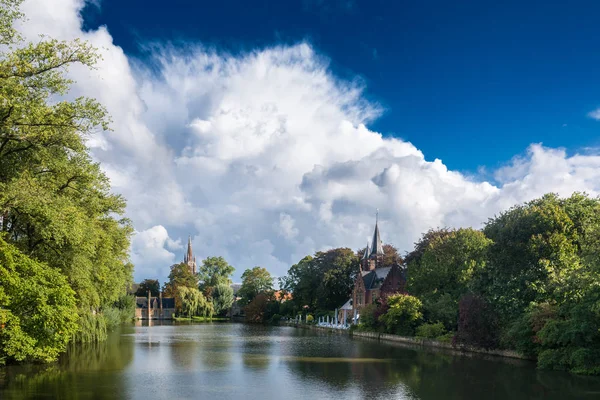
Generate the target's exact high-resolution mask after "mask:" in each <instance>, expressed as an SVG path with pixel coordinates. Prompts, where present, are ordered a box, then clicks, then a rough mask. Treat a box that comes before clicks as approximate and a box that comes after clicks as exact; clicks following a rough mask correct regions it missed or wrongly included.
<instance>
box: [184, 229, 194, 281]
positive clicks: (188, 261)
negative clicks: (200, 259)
mask: <svg viewBox="0 0 600 400" xmlns="http://www.w3.org/2000/svg"><path fill="white" fill-rule="evenodd" d="M183 262H184V263H186V264H187V265H188V267H190V272H191V273H192V274H194V275H196V257H194V254H193V253H192V237H191V236H188V246H187V253H186V254H185V255H184V256H183Z"/></svg>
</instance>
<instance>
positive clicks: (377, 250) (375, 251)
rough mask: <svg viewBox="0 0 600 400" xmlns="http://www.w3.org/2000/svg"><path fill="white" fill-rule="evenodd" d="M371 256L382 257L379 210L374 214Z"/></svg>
mask: <svg viewBox="0 0 600 400" xmlns="http://www.w3.org/2000/svg"><path fill="white" fill-rule="evenodd" d="M371 246H372V247H371V256H382V255H383V243H382V242H381V236H380V235H379V209H377V213H376V214H375V232H373V242H372V243H371Z"/></svg>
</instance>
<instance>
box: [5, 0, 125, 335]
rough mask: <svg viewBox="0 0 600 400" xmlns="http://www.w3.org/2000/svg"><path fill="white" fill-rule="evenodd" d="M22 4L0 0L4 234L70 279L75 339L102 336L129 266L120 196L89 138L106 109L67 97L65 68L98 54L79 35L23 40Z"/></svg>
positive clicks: (104, 120)
mask: <svg viewBox="0 0 600 400" xmlns="http://www.w3.org/2000/svg"><path fill="white" fill-rule="evenodd" d="M21 2H22V0H0V236H1V237H2V239H3V240H5V241H6V242H7V243H8V244H10V245H11V246H12V247H14V249H15V250H16V251H18V252H20V253H21V254H23V255H24V256H26V257H27V258H29V259H32V260H34V261H35V262H39V263H43V264H44V265H47V267H48V268H50V269H52V270H53V271H56V272H58V273H60V274H61V275H62V276H64V277H65V278H66V281H67V283H68V286H69V287H70V290H72V291H73V292H74V294H75V299H76V309H77V314H78V315H79V318H78V321H79V322H78V324H79V327H80V329H79V334H78V335H77V337H78V338H79V339H80V340H88V341H90V340H96V339H101V338H102V337H103V336H104V334H105V331H106V320H105V319H104V314H103V312H104V311H105V310H106V309H108V308H110V307H112V306H113V305H114V304H115V302H117V301H118V300H119V297H120V296H122V295H123V294H124V293H125V290H126V287H127V285H128V283H129V282H130V281H131V274H132V269H133V267H132V265H131V264H130V263H129V262H128V253H127V252H128V248H129V240H130V235H131V233H132V229H131V225H130V222H129V221H128V220H127V219H124V218H122V216H123V214H124V210H125V201H124V199H123V198H122V197H121V196H118V195H115V194H112V193H111V192H110V184H109V180H108V178H107V177H106V176H105V174H104V173H103V172H102V170H101V169H100V166H99V165H98V164H97V163H95V162H93V160H92V159H91V157H90V154H89V150H88V148H87V146H86V140H87V138H89V136H90V135H92V134H93V132H94V131H96V130H99V129H103V130H107V129H108V128H109V127H108V124H109V117H108V115H107V113H106V111H105V109H104V108H103V107H102V106H101V105H100V104H99V103H98V102H96V101H95V100H94V99H90V98H86V97H80V98H76V99H73V100H67V97H66V95H67V94H68V92H69V88H70V86H71V84H72V83H73V82H72V81H71V80H70V79H68V77H67V71H68V68H69V67H70V66H73V65H83V66H86V67H88V68H93V66H94V64H95V63H96V61H97V60H98V54H97V52H96V51H95V49H94V48H92V47H91V46H90V45H89V44H87V43H85V42H82V41H78V40H75V41H57V40H53V39H49V38H42V40H40V41H36V42H35V43H27V42H25V41H24V40H23V38H22V37H21V36H20V35H19V33H18V32H17V31H16V30H15V28H14V23H15V21H16V20H17V19H19V18H22V17H23V15H22V14H21V13H20V11H19V6H20V4H21ZM17 262H19V261H17ZM9 274H10V271H9ZM9 278H10V276H9V277H7V278H5V277H3V278H2V279H9ZM2 283H3V282H2ZM13 311H15V310H13Z"/></svg>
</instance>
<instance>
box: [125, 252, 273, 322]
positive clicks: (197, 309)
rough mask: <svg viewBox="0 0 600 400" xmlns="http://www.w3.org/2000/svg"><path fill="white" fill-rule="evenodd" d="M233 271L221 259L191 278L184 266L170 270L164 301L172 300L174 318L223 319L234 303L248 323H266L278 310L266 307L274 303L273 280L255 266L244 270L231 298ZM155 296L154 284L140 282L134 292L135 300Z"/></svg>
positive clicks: (208, 260)
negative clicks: (239, 283) (243, 313)
mask: <svg viewBox="0 0 600 400" xmlns="http://www.w3.org/2000/svg"><path fill="white" fill-rule="evenodd" d="M234 272H235V268H234V267H232V266H231V265H229V264H228V263H227V261H226V260H225V259H224V258H223V257H207V258H206V259H204V260H203V261H202V263H201V264H200V266H199V268H198V273H197V274H196V275H194V274H193V273H192V271H190V267H189V266H188V265H187V264H186V263H181V264H175V265H173V266H171V272H170V274H169V280H168V281H167V282H166V283H165V285H164V287H163V294H164V296H165V297H173V298H174V299H175V308H176V313H177V316H178V317H184V318H190V319H191V318H194V317H203V318H207V319H211V318H213V316H218V317H224V316H226V315H227V314H228V313H229V311H230V310H231V307H232V306H233V304H234V302H237V306H238V307H239V308H240V309H243V310H244V311H246V317H247V321H248V322H258V323H262V322H266V321H265V318H267V319H269V320H270V319H271V316H272V315H273V314H276V313H277V312H278V311H279V309H278V308H277V309H276V310H275V309H274V308H273V304H270V305H269V307H268V310H267V303H270V302H272V301H274V299H275V296H276V292H275V291H274V290H273V278H272V277H271V274H270V273H269V271H267V269H266V268H263V267H259V266H256V267H254V268H251V269H246V270H245V271H244V273H243V274H242V285H241V287H240V289H239V291H238V293H237V297H236V296H235V295H234V291H233V288H232V287H231V276H232V275H233V273H234ZM148 292H150V293H151V295H152V296H158V294H159V292H160V284H159V282H158V281H157V280H152V279H146V280H144V281H143V282H142V283H141V284H140V286H139V288H138V290H137V292H136V295H138V296H147V295H148Z"/></svg>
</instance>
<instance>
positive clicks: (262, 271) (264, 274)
mask: <svg viewBox="0 0 600 400" xmlns="http://www.w3.org/2000/svg"><path fill="white" fill-rule="evenodd" d="M270 290H273V278H272V277H271V274H270V273H269V271H267V269H266V268H263V267H254V268H252V269H247V270H245V271H244V273H243V274H242V287H241V288H240V290H239V292H238V295H239V296H240V297H241V298H242V302H243V303H244V304H248V303H250V302H251V301H252V299H254V298H255V297H256V296H257V295H258V294H259V293H263V292H266V291H270Z"/></svg>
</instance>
